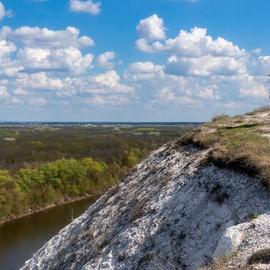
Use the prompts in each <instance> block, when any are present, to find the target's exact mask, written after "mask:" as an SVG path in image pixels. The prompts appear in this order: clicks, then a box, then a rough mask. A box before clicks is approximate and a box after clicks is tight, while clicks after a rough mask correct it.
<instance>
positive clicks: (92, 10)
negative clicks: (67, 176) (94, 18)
mask: <svg viewBox="0 0 270 270" xmlns="http://www.w3.org/2000/svg"><path fill="white" fill-rule="evenodd" d="M70 10H71V11H74V12H84V13H89V14H91V15H98V14H99V13H100V12H101V3H100V2H94V1H92V0H70Z"/></svg>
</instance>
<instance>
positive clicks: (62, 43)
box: [0, 26, 94, 49]
mask: <svg viewBox="0 0 270 270" xmlns="http://www.w3.org/2000/svg"><path fill="white" fill-rule="evenodd" d="M0 37H2V38H5V39H8V40H11V41H15V42H18V43H22V44H23V45H24V46H27V47H34V48H46V49H49V48H51V49H57V48H63V47H64V48H68V47H76V48H81V47H85V46H93V45H94V41H93V40H92V38H91V37H87V36H80V31H79V30H78V29H77V28H75V27H71V26H69V27H67V28H66V29H65V30H58V31H54V30H50V29H48V28H40V27H29V26H22V27H19V28H17V29H15V30H12V29H11V28H9V27H6V26H5V27H3V28H2V29H1V31H0Z"/></svg>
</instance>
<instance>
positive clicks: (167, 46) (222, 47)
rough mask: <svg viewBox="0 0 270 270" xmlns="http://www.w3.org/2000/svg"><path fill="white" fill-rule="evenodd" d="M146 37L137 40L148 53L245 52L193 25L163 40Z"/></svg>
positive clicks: (212, 53) (215, 54)
mask: <svg viewBox="0 0 270 270" xmlns="http://www.w3.org/2000/svg"><path fill="white" fill-rule="evenodd" d="M148 41H149V40H148V39H139V40H137V47H138V49H139V50H141V51H143V52H148V53H155V52H162V51H165V52H170V53H174V54H176V55H178V56H186V57H201V56H203V55H206V54H209V55H212V56H216V57H218V56H230V57H240V56H243V55H244V54H245V51H244V50H243V49H240V48H239V47H238V46H236V45H234V44H233V43H232V42H230V41H227V40H226V39H224V38H222V37H218V38H216V39H213V38H212V37H211V36H209V35H208V34H207V29H205V28H198V27H194V28H193V29H191V31H190V32H188V31H184V30H181V31H180V33H179V34H178V36H177V37H175V38H169V39H166V40H165V41H164V42H161V41H155V42H152V43H149V42H148Z"/></svg>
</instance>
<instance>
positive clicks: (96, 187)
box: [0, 125, 187, 223]
mask: <svg viewBox="0 0 270 270" xmlns="http://www.w3.org/2000/svg"><path fill="white" fill-rule="evenodd" d="M186 130H187V127H185V126H140V127H138V126H132V125H127V126H48V125H36V126H4V127H1V128H0V153H1V155H0V223H1V222H3V221H7V220H11V219H13V218H16V217H18V216H21V215H24V214H29V213H32V212H34V211H38V210H40V209H43V208H46V207H48V206H53V205H58V204H61V203H64V202H68V201H71V200H73V199H77V198H83V197H89V196H98V195H100V194H102V193H104V192H105V191H106V190H108V189H109V188H110V187H112V186H113V185H115V184H117V183H118V182H119V181H120V180H121V178H122V177H123V176H124V175H125V174H126V173H127V172H128V170H129V169H130V168H132V167H133V166H134V165H136V164H137V163H138V162H140V161H141V160H142V159H143V158H144V157H145V156H147V155H148V154H149V153H150V152H151V151H152V150H154V149H156V148H158V147H159V146H160V145H162V144H164V143H165V142H168V141H169V140H173V139H175V138H177V137H179V136H180V135H182V134H183V133H184V132H185V131H186Z"/></svg>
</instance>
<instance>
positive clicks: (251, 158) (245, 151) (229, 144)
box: [182, 117, 270, 187]
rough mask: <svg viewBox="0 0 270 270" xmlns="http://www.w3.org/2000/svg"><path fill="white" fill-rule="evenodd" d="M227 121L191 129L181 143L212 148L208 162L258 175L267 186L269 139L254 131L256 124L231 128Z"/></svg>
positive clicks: (217, 121)
mask: <svg viewBox="0 0 270 270" xmlns="http://www.w3.org/2000/svg"><path fill="white" fill-rule="evenodd" d="M230 121H231V118H227V117H226V119H224V118H222V119H218V120H215V121H213V122H211V123H209V124H207V125H206V126H205V128H202V129H196V130H193V131H192V132H190V133H187V134H186V135H185V136H184V138H183V139H182V143H184V144H195V145H198V146H200V147H202V148H211V152H210V155H209V161H212V162H214V163H215V164H217V165H220V166H226V167H232V168H234V169H237V170H241V171H245V172H246V173H248V174H251V175H253V176H258V177H260V178H261V179H262V180H263V182H264V183H265V184H267V186H268V187H270V141H269V138H266V137H263V136H261V135H260V134H259V133H258V132H257V128H258V127H259V124H247V123H245V122H243V123H242V124H240V125H239V126H237V127H233V126H232V125H231V122H230ZM221 122H222V124H221ZM239 122H241V121H239ZM230 125H231V126H230ZM210 129H212V130H211V131H209V130H210Z"/></svg>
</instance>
